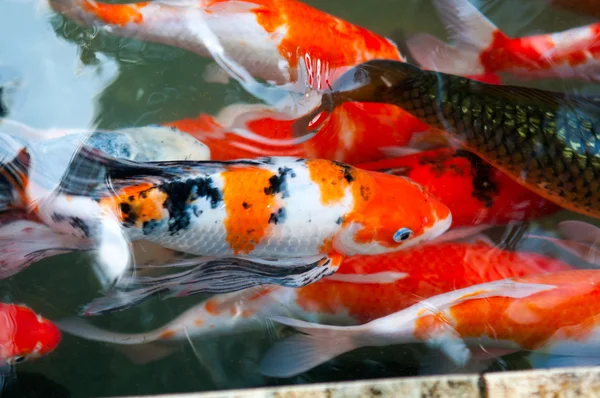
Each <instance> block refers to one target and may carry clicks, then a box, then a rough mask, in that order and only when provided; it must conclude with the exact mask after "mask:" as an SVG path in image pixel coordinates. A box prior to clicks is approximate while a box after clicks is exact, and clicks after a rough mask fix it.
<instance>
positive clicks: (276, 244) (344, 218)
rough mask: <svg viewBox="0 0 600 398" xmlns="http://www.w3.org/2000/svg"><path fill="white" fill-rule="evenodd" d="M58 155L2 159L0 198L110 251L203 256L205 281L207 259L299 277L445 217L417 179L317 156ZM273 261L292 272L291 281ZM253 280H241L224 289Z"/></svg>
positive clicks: (407, 238) (430, 235)
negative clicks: (110, 245) (147, 246)
mask: <svg viewBox="0 0 600 398" xmlns="http://www.w3.org/2000/svg"><path fill="white" fill-rule="evenodd" d="M38 158H40V157H38ZM45 158H46V159H47V158H52V157H51V156H47V157H45ZM66 158H67V160H66V162H67V163H68V164H67V168H66V170H67V171H66V172H65V171H64V168H60V167H59V168H57V167H56V166H48V167H43V159H42V160H41V161H40V163H39V164H37V167H36V164H35V162H32V157H31V156H29V154H28V152H27V148H23V149H21V151H20V152H19V154H18V156H16V157H15V158H14V159H13V160H12V161H11V162H8V163H6V164H4V166H3V167H2V168H0V175H1V176H2V177H3V178H4V179H5V181H4V185H5V186H6V187H7V189H6V190H5V191H6V193H5V194H4V195H3V196H4V197H5V198H8V199H7V201H8V202H16V204H14V205H13V207H17V208H18V207H19V206H20V208H21V209H25V210H29V211H30V212H32V213H33V214H35V216H36V217H37V218H38V219H39V220H40V221H41V222H42V223H43V224H45V225H47V226H49V227H50V228H52V230H54V231H55V232H58V233H61V234H66V235H71V236H74V237H77V238H80V239H83V240H86V239H87V240H89V239H91V240H108V241H109V242H112V241H113V240H114V239H116V240H114V242H115V243H114V244H115V245H117V247H118V248H119V250H120V251H119V253H127V251H128V246H127V244H128V242H130V241H138V240H145V241H149V242H152V243H157V244H159V245H161V246H163V247H166V248H168V249H172V250H177V251H180V252H184V253H188V254H194V255H196V256H201V257H202V258H203V259H202V260H199V261H200V262H201V263H202V267H201V269H200V271H199V272H201V274H202V275H203V277H204V280H206V278H208V279H210V280H213V281H215V280H216V279H215V278H214V276H215V272H216V271H215V269H214V267H217V268H218V269H221V270H222V271H223V272H225V271H224V270H223V267H225V268H227V266H230V265H231V264H232V262H233V263H234V264H237V266H238V268H243V269H245V270H250V269H254V270H256V267H259V268H260V269H262V270H263V271H264V272H266V270H267V269H271V270H272V272H273V273H275V274H276V275H277V276H278V277H279V278H284V277H287V279H285V278H284V279H285V280H286V281H287V282H286V283H291V284H292V285H293V283H300V284H307V283H310V282H312V281H314V280H316V279H319V278H320V277H322V276H324V275H326V274H328V273H332V272H335V270H336V269H337V267H338V266H339V262H340V260H341V258H342V257H343V256H346V255H354V254H380V253H387V252H393V251H396V250H402V249H405V248H408V247H411V246H414V245H417V244H419V243H421V242H426V241H429V240H432V239H435V238H437V237H439V236H440V235H441V234H443V233H444V232H445V231H446V230H447V229H448V228H449V227H450V225H451V223H452V216H451V214H450V212H449V210H448V208H447V207H446V206H445V205H443V204H442V203H441V202H439V200H437V199H435V198H434V197H433V196H431V195H430V194H429V193H427V192H426V191H425V190H423V188H422V187H421V186H419V185H418V184H416V183H414V182H412V181H410V180H408V179H406V178H403V177H396V176H391V175H387V174H383V173H377V172H369V171H363V170H359V169H356V168H354V167H351V166H348V165H345V164H341V163H336V162H331V161H327V160H318V159H311V160H303V159H296V158H263V159H256V160H237V161H231V162H210V161H171V162H147V163H140V162H133V161H126V160H123V159H116V158H112V157H109V156H107V155H106V154H104V153H102V152H100V151H97V150H92V149H90V148H88V147H87V146H82V147H81V148H79V149H78V151H77V152H76V153H75V155H74V156H72V157H70V156H69V157H66ZM35 159H36V158H35V157H34V158H33V161H35ZM61 159H63V157H61ZM52 162H56V160H55V159H53V158H52ZM31 170H33V171H34V173H33V174H31V173H29V172H30V171H31ZM115 250H116V249H111V250H109V252H110V253H112V254H113V255H116V254H115V253H116V252H115ZM123 256H126V255H125V254H124V255H123ZM126 257H127V258H129V256H126ZM215 258H217V260H215V261H213V262H210V261H212V260H214V259H215ZM223 258H229V259H230V261H229V262H223V261H224V260H223ZM274 258H276V259H278V260H266V259H274ZM207 259H208V260H207ZM115 261H116V260H115ZM121 261H123V260H121ZM206 261H209V263H207V262H206ZM209 264H210V265H209ZM211 266H212V267H211ZM122 267H124V268H125V269H126V268H127V267H128V265H127V264H124V265H122ZM253 267H254V268H253ZM283 271H285V272H284V273H290V272H298V273H299V275H300V276H301V277H300V276H298V278H296V279H294V281H295V282H292V281H291V280H290V278H289V274H286V275H282V274H281V272H283ZM207 272H208V273H212V279H211V278H210V276H207V274H206V273H207ZM229 272H230V273H231V272H233V271H232V270H231V269H229ZM307 273H308V274H310V275H312V276H311V277H308V274H307ZM255 274H256V275H258V276H257V277H262V278H263V279H262V280H263V282H264V281H266V280H267V279H266V273H263V274H260V273H255ZM228 275H229V274H228ZM261 275H262V276H261ZM196 276H198V275H196ZM233 279H234V278H231V280H229V281H228V282H229V283H227V284H226V285H227V286H229V287H228V289H234V287H233V282H231V281H232V280H233ZM269 281H272V280H271V279H269ZM254 282H255V281H253V280H251V279H250V278H246V277H244V278H240V279H239V280H238V285H236V288H235V289H234V290H236V289H237V290H239V289H241V288H244V287H249V286H248V285H249V284H250V285H253V283H254ZM203 286H204V285H203ZM205 287H206V286H205ZM217 291H218V292H224V291H222V290H217Z"/></svg>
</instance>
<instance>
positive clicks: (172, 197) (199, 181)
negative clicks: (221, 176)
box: [160, 177, 223, 235]
mask: <svg viewBox="0 0 600 398" xmlns="http://www.w3.org/2000/svg"><path fill="white" fill-rule="evenodd" d="M160 190H161V191H162V192H164V193H165V194H166V195H167V199H166V200H165V202H164V204H163V207H164V208H165V209H167V211H168V212H169V233H170V234H171V235H175V234H176V233H177V232H179V231H181V230H182V229H185V228H187V227H188V226H189V225H190V221H191V217H190V211H191V212H192V213H193V212H194V209H193V208H192V207H191V206H190V202H193V201H195V200H197V199H198V198H206V199H208V200H209V202H210V207H211V208H212V209H216V208H217V207H218V206H219V204H220V203H221V202H222V200H223V195H222V194H221V191H219V189H218V188H216V187H215V186H214V185H213V180H212V179H211V178H209V177H200V178H190V179H187V180H184V181H174V182H171V183H168V184H165V185H163V186H161V187H160Z"/></svg>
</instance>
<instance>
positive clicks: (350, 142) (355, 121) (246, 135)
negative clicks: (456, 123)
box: [166, 103, 447, 164]
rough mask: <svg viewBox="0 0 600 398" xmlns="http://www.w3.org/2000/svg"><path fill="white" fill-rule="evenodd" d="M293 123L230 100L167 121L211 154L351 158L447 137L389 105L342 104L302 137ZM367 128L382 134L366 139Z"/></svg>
mask: <svg viewBox="0 0 600 398" xmlns="http://www.w3.org/2000/svg"><path fill="white" fill-rule="evenodd" d="M293 123H294V120H290V119H289V117H288V116H287V115H282V114H281V113H280V112H278V111H276V110H275V109H273V108H271V107H269V106H267V105H249V104H235V105H230V106H228V107H226V108H224V109H223V110H221V112H219V114H218V115H216V116H215V117H212V116H210V115H205V114H202V115H200V116H199V117H198V118H195V119H184V120H178V121H175V122H171V123H167V124H166V125H167V126H172V127H176V128H177V129H179V130H181V131H185V132H187V133H189V134H191V135H192V136H194V137H195V138H197V139H198V140H200V141H202V142H203V143H204V144H206V145H207V146H208V147H209V148H210V152H211V159H212V160H233V159H239V158H242V159H246V158H256V157H263V156H294V157H307V158H317V159H330V160H336V161H339V162H344V163H349V164H356V163H359V162H369V161H375V160H379V159H383V158H386V157H388V156H390V155H394V154H399V153H407V152H408V153H410V152H416V151H417V150H418V149H416V148H418V147H419V146H427V145H430V144H431V145H436V144H437V145H443V144H445V143H447V142H446V141H445V140H443V139H441V138H440V137H441V133H440V132H436V131H430V128H429V127H428V126H427V125H426V124H424V123H423V122H421V121H419V120H418V119H417V118H415V117H414V116H412V115H410V114H408V113H407V112H405V111H403V110H402V109H400V108H398V107H395V106H392V105H382V104H375V103H348V104H344V105H342V106H340V107H339V108H337V109H335V110H334V112H332V114H331V116H330V117H328V118H327V119H326V120H323V121H322V125H321V127H320V129H319V132H318V133H317V134H316V135H315V137H313V138H312V139H310V140H308V141H305V142H303V143H297V142H295V141H294V135H293V133H292V125H293ZM371 130H377V131H379V132H381V134H380V135H377V136H375V137H372V138H369V139H367V137H370V131H371Z"/></svg>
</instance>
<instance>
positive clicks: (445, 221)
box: [334, 170, 452, 255]
mask: <svg viewBox="0 0 600 398" xmlns="http://www.w3.org/2000/svg"><path fill="white" fill-rule="evenodd" d="M356 176H357V179H356V181H355V183H356V185H355V186H354V189H353V191H354V195H353V196H354V211H353V212H352V213H351V214H350V215H349V216H348V217H347V218H346V219H344V223H343V228H342V231H341V233H339V234H338V235H337V236H336V238H335V239H334V248H335V249H336V250H337V251H338V252H339V253H344V254H345V255H356V254H361V255H375V254H385V253H392V252H395V251H399V250H404V249H407V248H409V247H413V246H416V245H418V244H420V243H423V242H427V241H430V240H433V239H436V238H437V237H439V236H440V235H442V234H443V233H444V232H446V231H447V230H448V229H449V228H450V226H451V224H452V213H451V212H450V210H449V209H448V207H446V205H444V204H443V203H442V202H441V201H440V200H439V199H437V198H436V197H434V196H433V195H432V194H431V193H429V192H428V191H427V190H425V189H424V188H423V187H422V186H421V185H419V184H417V183H415V182H414V181H413V180H411V179H409V178H407V177H403V176H394V175H390V174H385V173H380V172H374V171H366V170H359V172H358V173H357V174H356Z"/></svg>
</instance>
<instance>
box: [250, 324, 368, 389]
mask: <svg viewBox="0 0 600 398" xmlns="http://www.w3.org/2000/svg"><path fill="white" fill-rule="evenodd" d="M272 319H273V320H275V321H277V322H279V323H282V324H284V325H287V326H292V327H294V328H295V329H296V330H298V331H300V332H302V333H305V334H304V335H301V334H296V335H293V336H291V337H288V338H286V339H284V340H282V341H278V342H277V343H275V345H274V346H273V347H272V348H271V349H270V350H269V351H268V352H267V354H266V355H265V356H264V357H263V359H262V361H261V364H260V368H259V369H260V372H261V373H262V374H263V375H265V376H270V377H292V376H295V375H298V374H300V373H302V372H305V371H307V370H310V369H312V368H314V367H315V366H318V365H321V364H322V363H325V362H327V361H329V360H330V359H332V358H335V357H337V356H338V355H341V354H343V353H345V352H348V351H352V350H354V349H356V348H359V345H357V344H356V342H355V340H356V339H355V336H357V335H358V334H359V333H361V331H362V330H363V327H362V326H328V325H319V324H314V323H309V322H304V321H300V320H295V319H291V318H285V317H273V318H272Z"/></svg>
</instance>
